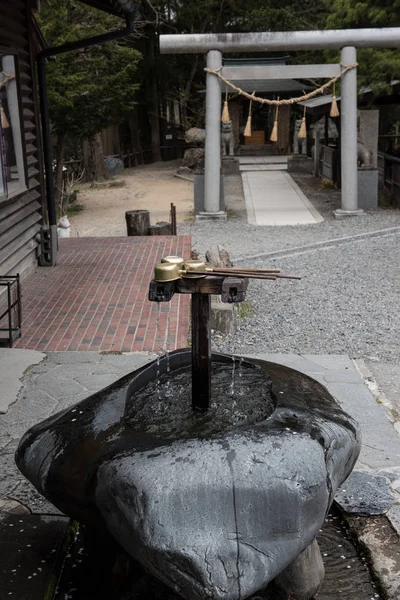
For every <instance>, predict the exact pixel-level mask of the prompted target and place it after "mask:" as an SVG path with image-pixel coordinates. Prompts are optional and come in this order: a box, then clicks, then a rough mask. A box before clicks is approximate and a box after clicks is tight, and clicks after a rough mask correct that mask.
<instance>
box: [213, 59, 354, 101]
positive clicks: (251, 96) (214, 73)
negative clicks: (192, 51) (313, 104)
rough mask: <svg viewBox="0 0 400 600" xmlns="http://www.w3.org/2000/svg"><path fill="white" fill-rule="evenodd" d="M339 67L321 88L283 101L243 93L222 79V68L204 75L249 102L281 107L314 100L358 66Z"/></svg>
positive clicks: (352, 64)
mask: <svg viewBox="0 0 400 600" xmlns="http://www.w3.org/2000/svg"><path fill="white" fill-rule="evenodd" d="M340 66H341V67H343V70H342V71H341V72H340V73H339V75H337V76H336V77H333V78H332V79H330V80H329V81H327V82H326V83H324V84H323V85H321V87H319V88H317V89H316V90H313V91H312V92H309V93H308V94H304V95H303V96H299V97H297V98H287V99H283V100H270V99H269V98H260V97H259V96H255V95H254V94H255V92H253V93H252V94H249V93H248V92H245V91H244V90H242V89H241V88H240V87H237V86H236V85H235V84H234V83H232V82H231V81H228V79H225V77H223V76H222V75H221V73H219V71H220V70H221V69H222V67H220V68H219V69H209V68H208V67H206V68H205V69H204V70H205V72H206V73H211V75H216V76H217V77H218V78H219V79H220V80H221V81H223V82H224V83H225V85H229V87H230V88H232V89H233V90H234V91H235V92H237V93H238V94H239V95H240V96H244V97H245V98H248V99H249V100H253V101H254V102H259V103H260V104H269V105H271V106H283V105H288V104H297V102H304V101H305V100H309V99H310V98H314V96H317V95H318V94H322V93H323V92H324V91H325V90H326V89H327V88H329V87H330V86H331V85H333V84H334V83H336V82H337V81H338V80H339V79H340V78H341V77H343V75H344V74H345V73H347V71H350V70H351V69H355V68H356V67H357V66H358V63H357V62H354V63H351V65H343V64H341V65H340Z"/></svg>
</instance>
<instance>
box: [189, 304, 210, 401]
mask: <svg viewBox="0 0 400 600" xmlns="http://www.w3.org/2000/svg"><path fill="white" fill-rule="evenodd" d="M210 399H211V296H210V295H209V294H197V293H196V294H192V407H193V408H194V409H197V410H207V408H208V407H209V404H210Z"/></svg>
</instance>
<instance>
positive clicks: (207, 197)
mask: <svg viewBox="0 0 400 600" xmlns="http://www.w3.org/2000/svg"><path fill="white" fill-rule="evenodd" d="M207 67H208V68H209V69H213V70H217V69H220V68H221V67H222V52H221V51H220V50H209V51H208V52H207ZM206 83H207V86H206V144H205V152H204V212H201V213H200V214H199V215H197V217H198V218H199V219H226V213H225V211H221V210H220V189H221V86H220V83H219V79H218V77H216V76H215V75H213V74H212V73H207V78H206Z"/></svg>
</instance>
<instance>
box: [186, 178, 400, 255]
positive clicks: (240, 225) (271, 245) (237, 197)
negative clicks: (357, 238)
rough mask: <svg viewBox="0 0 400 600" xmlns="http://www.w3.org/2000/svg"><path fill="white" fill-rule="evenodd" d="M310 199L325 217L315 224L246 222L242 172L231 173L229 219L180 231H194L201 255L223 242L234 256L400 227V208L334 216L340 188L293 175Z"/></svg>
mask: <svg viewBox="0 0 400 600" xmlns="http://www.w3.org/2000/svg"><path fill="white" fill-rule="evenodd" d="M292 176H293V178H294V179H295V181H296V183H297V184H298V185H299V186H300V187H301V189H302V191H303V192H304V193H305V194H306V196H307V197H308V199H309V200H310V201H311V202H312V203H313V204H314V206H315V208H316V209H317V210H318V211H319V212H320V214H321V215H322V216H323V217H324V219H325V221H323V222H322V223H317V224H315V225H298V226H284V227H257V226H254V225H249V224H248V223H247V222H246V211H245V208H244V200H243V189H242V184H241V178H240V177H239V176H235V175H234V176H228V177H227V178H226V180H225V191H226V194H227V199H228V215H229V216H233V217H237V218H229V219H228V221H226V222H218V221H214V222H213V221H199V222H197V223H182V224H179V226H178V233H179V234H180V235H191V236H192V238H193V248H194V249H195V250H197V251H198V252H199V253H200V254H201V255H202V256H204V253H205V251H206V250H207V248H209V247H210V246H211V245H213V244H221V245H223V246H225V248H226V249H227V250H228V252H229V254H230V256H231V258H232V259H236V260H237V259H238V258H245V257H247V256H254V255H257V254H262V253H266V252H273V251H275V250H282V249H286V248H291V247H296V246H302V245H307V244H313V243H315V242H320V241H325V240H330V239H334V238H340V237H344V236H349V235H354V234H359V233H366V232H369V231H377V230H380V229H387V228H390V227H400V210H393V209H386V210H383V209H380V210H377V211H374V212H368V213H365V214H364V215H363V216H360V217H353V218H347V219H343V220H339V221H338V220H337V219H335V217H334V215H333V211H334V209H335V208H339V207H340V191H338V190H334V189H323V188H322V187H321V182H320V180H319V179H316V178H315V177H312V176H310V175H299V174H296V175H292Z"/></svg>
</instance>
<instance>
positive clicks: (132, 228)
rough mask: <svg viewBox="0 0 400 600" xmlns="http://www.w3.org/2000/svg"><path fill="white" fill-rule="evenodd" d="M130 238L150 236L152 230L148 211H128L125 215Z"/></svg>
mask: <svg viewBox="0 0 400 600" xmlns="http://www.w3.org/2000/svg"><path fill="white" fill-rule="evenodd" d="M125 220H126V229H127V235H128V236H135V235H148V234H149V228H150V213H149V211H148V210H128V211H126V213H125Z"/></svg>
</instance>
